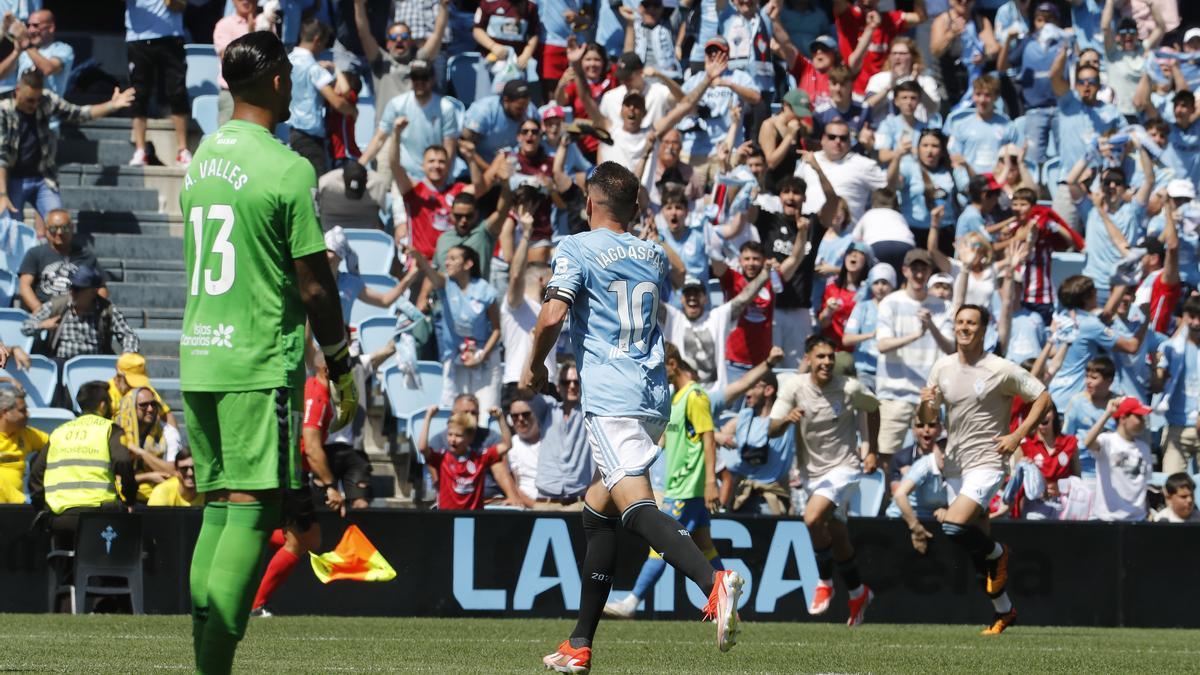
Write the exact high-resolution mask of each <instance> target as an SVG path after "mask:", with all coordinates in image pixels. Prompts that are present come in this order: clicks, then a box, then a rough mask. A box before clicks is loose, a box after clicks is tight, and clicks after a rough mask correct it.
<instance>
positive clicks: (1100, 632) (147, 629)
mask: <svg viewBox="0 0 1200 675" xmlns="http://www.w3.org/2000/svg"><path fill="white" fill-rule="evenodd" d="M0 624H2V625H3V626H4V627H5V628H4V633H5V638H6V639H5V641H4V649H3V650H0V671H4V672H28V671H37V672H66V673H84V672H103V673H116V672H124V673H145V672H154V671H179V672H191V669H192V660H191V659H192V653H191V652H192V641H191V640H192V637H191V623H190V620H189V619H188V618H187V617H183V616H145V617H131V616H112V615H93V616H77V617H72V616H53V615H33V614H26V615H17V614H9V615H3V616H0ZM572 625H573V624H572V623H571V622H569V621H554V620H532V619H520V620H512V619H377V618H372V619H367V618H333V617H278V616H276V617H270V618H263V619H252V620H251V623H250V629H249V631H248V633H247V636H246V639H245V641H243V642H242V645H241V647H240V648H239V650H238V655H237V662H236V664H235V670H236V671H238V672H246V673H332V672H413V673H446V672H454V673H531V672H537V671H539V670H541V669H542V665H541V657H542V655H544V654H546V653H548V652H550V651H553V649H554V647H555V646H556V645H557V644H558V642H559V641H560V640H561V639H562V638H563V637H565V636H566V635H567V634H568V633H569V632H570V630H571V627H572ZM979 629H980V627H979V626H929V625H912V626H897V625H871V624H866V625H864V626H862V627H860V628H857V629H854V630H849V629H847V628H846V627H845V626H844V625H839V624H811V623H810V624H787V623H747V624H744V631H743V633H742V636H741V639H740V641H739V643H738V645H737V647H735V648H734V649H733V650H732V651H731V652H729V653H727V654H721V653H719V652H717V649H716V646H715V644H714V629H713V627H712V624H702V623H700V622H699V621H696V622H682V621H677V622H662V621H657V622H656V621H640V622H621V623H617V622H612V621H606V622H602V623H601V625H600V632H599V634H598V635H597V644H598V648H597V650H596V653H595V655H594V658H593V672H595V673H834V672H837V673H1011V672H1030V673H1033V672H1036V673H1039V674H1043V673H1052V672H1053V673H1059V672H1062V673H1066V672H1071V673H1082V672H1094V673H1116V672H1120V673H1128V672H1143V673H1151V672H1154V673H1163V672H1183V671H1195V670H1196V669H1197V664H1198V663H1200V646H1198V645H1200V631H1196V630H1135V629H1096V628H1048V627H1037V626H1020V625H1018V626H1016V627H1014V628H1012V629H1010V631H1009V632H1007V633H1005V634H1004V635H1002V636H998V637H989V638H983V637H980V636H978V635H977V633H978V631H979Z"/></svg>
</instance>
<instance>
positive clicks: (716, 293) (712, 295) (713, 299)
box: [705, 279, 725, 307]
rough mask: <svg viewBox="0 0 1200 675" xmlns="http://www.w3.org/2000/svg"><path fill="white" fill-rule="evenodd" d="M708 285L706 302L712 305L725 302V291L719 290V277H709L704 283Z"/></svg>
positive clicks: (715, 305)
mask: <svg viewBox="0 0 1200 675" xmlns="http://www.w3.org/2000/svg"><path fill="white" fill-rule="evenodd" d="M705 286H707V287H708V304H709V305H710V306H712V307H717V306H719V305H723V304H725V291H723V290H721V280H720V279H709V280H708V283H707V284H705Z"/></svg>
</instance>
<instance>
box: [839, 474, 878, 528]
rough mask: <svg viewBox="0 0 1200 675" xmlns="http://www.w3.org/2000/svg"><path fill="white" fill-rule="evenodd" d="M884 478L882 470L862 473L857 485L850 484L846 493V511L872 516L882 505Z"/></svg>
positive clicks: (862, 515) (861, 515)
mask: <svg viewBox="0 0 1200 675" xmlns="http://www.w3.org/2000/svg"><path fill="white" fill-rule="evenodd" d="M884 483H885V481H884V478H883V472H882V471H875V472H874V473H866V474H863V475H862V477H861V478H859V479H858V483H857V484H856V485H857V486H856V487H855V486H852V487H851V488H850V489H849V490H848V491H847V495H846V501H847V502H848V507H847V509H846V512H847V513H848V514H849V515H852V516H858V517H864V518H874V517H875V516H877V515H879V509H880V508H882V507H883V493H884Z"/></svg>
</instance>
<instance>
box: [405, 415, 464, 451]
mask: <svg viewBox="0 0 1200 675" xmlns="http://www.w3.org/2000/svg"><path fill="white" fill-rule="evenodd" d="M431 405H432V404H431ZM428 409H429V406H426V407H424V408H417V409H416V410H414V411H412V413H411V414H410V415H409V416H408V419H407V420H405V424H406V425H407V426H408V428H409V429H411V430H412V432H411V433H410V434H409V435H410V436H411V437H412V439H413V448H414V449H416V447H417V439H419V438H420V437H421V430H422V429H423V428H424V425H425V411H426V410H428ZM452 412H453V410H451V409H450V408H438V411H437V413H436V414H434V416H433V417H432V418H431V419H430V420H429V437H430V438H433V437H434V436H436V435H437V434H439V433H441V432H443V431H445V430H446V423H447V422H449V421H450V414H451V413H452ZM417 461H418V462H420V463H421V464H424V463H425V457H423V456H422V455H421V454H420V452H418V453H417Z"/></svg>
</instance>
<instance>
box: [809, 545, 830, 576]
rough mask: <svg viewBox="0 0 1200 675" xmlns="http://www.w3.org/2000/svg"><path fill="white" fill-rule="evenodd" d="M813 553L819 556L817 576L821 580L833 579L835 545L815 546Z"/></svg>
mask: <svg viewBox="0 0 1200 675" xmlns="http://www.w3.org/2000/svg"><path fill="white" fill-rule="evenodd" d="M813 555H814V556H816V557H817V576H818V577H820V578H821V581H833V547H832V546H826V547H825V548H820V549H817V548H814V549H813Z"/></svg>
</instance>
